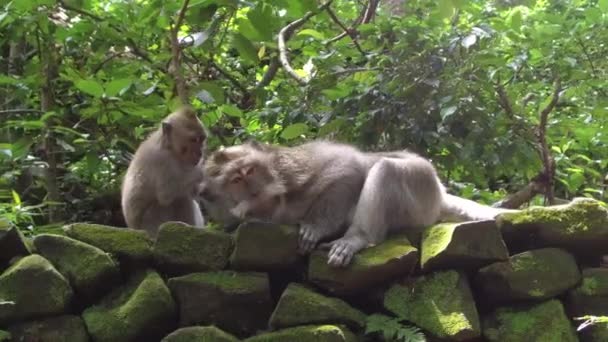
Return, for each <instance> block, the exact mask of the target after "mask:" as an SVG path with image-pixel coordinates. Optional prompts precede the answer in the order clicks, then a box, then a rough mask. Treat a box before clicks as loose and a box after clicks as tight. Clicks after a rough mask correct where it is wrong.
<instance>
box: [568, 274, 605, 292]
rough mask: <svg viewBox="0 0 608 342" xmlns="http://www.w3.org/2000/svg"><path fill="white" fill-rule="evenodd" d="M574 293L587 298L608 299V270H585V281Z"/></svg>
mask: <svg viewBox="0 0 608 342" xmlns="http://www.w3.org/2000/svg"><path fill="white" fill-rule="evenodd" d="M574 291H575V292H580V293H581V294H584V295H587V296H606V297H608V270H606V269H593V268H589V269H585V270H583V281H582V283H581V285H580V286H579V287H578V288H576V289H575V290H574Z"/></svg>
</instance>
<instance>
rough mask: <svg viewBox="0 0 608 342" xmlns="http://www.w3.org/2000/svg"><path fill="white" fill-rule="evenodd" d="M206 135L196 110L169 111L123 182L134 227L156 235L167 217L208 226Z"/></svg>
mask: <svg viewBox="0 0 608 342" xmlns="http://www.w3.org/2000/svg"><path fill="white" fill-rule="evenodd" d="M206 139H207V136H206V133H205V130H204V128H203V125H202V123H201V121H200V120H199V119H198V117H197V116H196V112H195V111H194V109H192V108H190V107H185V108H181V109H179V110H177V111H175V112H173V113H171V114H170V115H169V116H167V117H166V118H165V119H164V120H163V121H162V123H161V126H160V127H159V128H158V129H157V130H156V131H154V132H153V133H152V134H151V135H150V136H149V137H148V138H147V139H146V140H145V141H144V142H143V143H142V144H141V145H140V146H139V147H138V149H137V151H136V152H135V155H134V157H133V160H132V161H131V163H130V165H129V168H128V169H127V173H126V175H125V178H124V181H123V184H122V188H121V197H122V198H121V203H122V210H123V215H124V217H125V220H126V222H127V226H128V227H130V228H135V229H143V230H145V231H146V232H147V233H148V235H149V236H150V237H155V236H156V234H157V231H158V227H159V225H160V224H162V223H164V222H166V221H181V222H184V223H187V224H190V225H193V226H196V227H201V228H202V227H203V226H204V224H205V221H204V219H203V216H202V213H201V210H200V207H199V205H198V203H197V201H196V198H197V195H198V188H199V184H200V183H201V182H202V180H203V170H202V160H203V150H204V147H205V143H206Z"/></svg>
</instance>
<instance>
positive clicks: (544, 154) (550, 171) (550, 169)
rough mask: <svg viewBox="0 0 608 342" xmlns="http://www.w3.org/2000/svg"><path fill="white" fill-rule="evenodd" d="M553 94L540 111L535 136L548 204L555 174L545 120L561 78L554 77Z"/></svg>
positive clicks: (556, 99) (554, 103) (552, 105)
mask: <svg viewBox="0 0 608 342" xmlns="http://www.w3.org/2000/svg"><path fill="white" fill-rule="evenodd" d="M553 87H554V89H553V95H552V97H551V101H550V102H549V103H548V104H547V106H546V107H545V108H543V109H542V110H541V112H540V122H539V123H538V129H537V138H538V145H539V153H540V157H541V160H542V162H543V167H544V174H545V176H546V177H547V184H546V185H547V187H546V196H547V201H548V202H549V204H553V200H554V195H553V184H554V175H555V161H554V160H553V158H552V157H551V152H550V151H549V145H548V144H547V137H546V133H547V121H548V117H549V113H551V111H552V110H553V108H555V105H556V104H557V101H558V100H559V93H560V91H561V80H560V78H559V76H558V77H556V79H555V82H554V86H553Z"/></svg>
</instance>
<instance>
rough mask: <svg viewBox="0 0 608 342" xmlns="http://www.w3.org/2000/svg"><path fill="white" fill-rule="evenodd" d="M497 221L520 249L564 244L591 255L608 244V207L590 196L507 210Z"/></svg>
mask: <svg viewBox="0 0 608 342" xmlns="http://www.w3.org/2000/svg"><path fill="white" fill-rule="evenodd" d="M497 224H498V226H499V227H500V229H501V231H502V232H503V234H504V235H505V240H506V241H507V244H508V245H509V247H510V249H512V250H516V251H521V250H526V249H531V248H539V247H561V248H566V249H568V250H569V251H571V252H574V253H577V254H580V255H583V256H588V255H596V254H601V253H602V251H605V249H604V246H606V244H608V209H607V208H606V207H604V206H603V205H602V204H601V203H600V202H599V201H596V200H593V199H590V198H576V199H574V200H573V201H572V202H571V203H568V204H564V205H556V206H549V207H531V208H529V209H526V210H522V211H520V212H515V213H504V214H501V215H498V217H497Z"/></svg>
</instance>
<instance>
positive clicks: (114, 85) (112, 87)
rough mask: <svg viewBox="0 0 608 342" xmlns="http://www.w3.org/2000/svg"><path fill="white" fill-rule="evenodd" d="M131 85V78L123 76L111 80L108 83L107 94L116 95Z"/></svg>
mask: <svg viewBox="0 0 608 342" xmlns="http://www.w3.org/2000/svg"><path fill="white" fill-rule="evenodd" d="M130 85H131V79H128V78H122V79H117V80H113V81H111V82H109V83H108V84H106V95H107V96H116V95H118V94H119V93H120V91H121V90H123V89H125V88H128V87H129V86H130Z"/></svg>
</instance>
